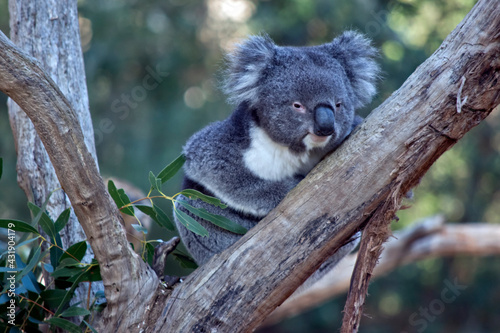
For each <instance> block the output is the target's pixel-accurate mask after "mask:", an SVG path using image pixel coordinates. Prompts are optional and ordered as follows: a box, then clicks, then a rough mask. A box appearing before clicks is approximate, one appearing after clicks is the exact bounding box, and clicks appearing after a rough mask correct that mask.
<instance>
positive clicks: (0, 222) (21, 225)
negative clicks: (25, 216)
mask: <svg viewBox="0 0 500 333" xmlns="http://www.w3.org/2000/svg"><path fill="white" fill-rule="evenodd" d="M11 223H12V224H14V226H9V224H11ZM0 228H5V229H12V230H15V231H20V232H31V233H33V234H37V235H40V233H39V232H38V230H36V229H35V228H33V227H32V226H31V224H29V223H27V222H23V221H18V220H8V219H0Z"/></svg>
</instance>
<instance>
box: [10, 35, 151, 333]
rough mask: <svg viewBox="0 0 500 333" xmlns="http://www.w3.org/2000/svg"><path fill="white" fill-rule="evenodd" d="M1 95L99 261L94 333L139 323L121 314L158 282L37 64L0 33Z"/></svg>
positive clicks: (74, 122)
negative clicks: (21, 118)
mask: <svg viewBox="0 0 500 333" xmlns="http://www.w3.org/2000/svg"><path fill="white" fill-rule="evenodd" d="M0 90H1V91H3V92H4V93H6V94H7V95H8V96H9V97H10V98H12V99H13V100H14V101H15V102H16V103H17V104H18V105H19V106H20V107H21V108H22V109H23V110H24V111H25V112H26V114H27V115H28V117H29V118H30V119H31V121H32V122H33V125H34V127H35V129H36V131H37V133H38V135H39V136H40V139H41V140H42V142H43V144H44V146H45V148H46V150H47V152H48V154H49V157H50V160H51V162H52V165H53V166H54V169H55V171H56V174H57V177H58V179H59V181H60V183H61V185H62V188H63V189H64V191H65V192H66V193H67V195H68V197H69V198H70V200H71V203H72V206H73V208H74V211H75V214H76V216H77V217H78V219H79V221H80V224H81V225H82V227H83V229H84V231H85V234H86V236H87V240H88V242H89V243H90V245H91V246H92V249H93V250H94V254H95V256H96V258H97V260H98V261H99V264H100V267H101V275H102V279H103V283H104V286H105V294H106V299H107V302H108V305H107V307H106V309H105V312H104V314H103V317H102V318H103V320H102V322H101V323H98V324H99V325H101V326H99V325H97V328H98V330H99V331H101V332H113V331H116V329H118V327H119V326H118V324H117V323H122V322H123V323H125V324H128V325H130V324H133V323H134V322H140V321H142V320H143V318H142V312H140V311H130V310H127V311H126V309H127V308H128V307H129V306H133V305H134V304H135V306H136V307H137V308H141V307H142V305H143V304H144V303H146V302H147V301H149V299H150V298H151V297H152V294H153V292H154V291H155V290H156V287H157V285H158V278H157V277H156V275H155V273H154V272H153V271H152V269H150V268H149V267H148V266H147V265H146V264H145V263H144V262H143V261H142V259H141V258H140V257H138V256H137V255H136V254H135V253H134V252H133V251H132V249H131V248H130V246H129V244H128V242H127V239H126V237H125V232H124V230H123V227H122V225H121V223H120V221H119V212H118V209H117V208H116V205H115V204H114V203H112V202H111V198H110V197H109V195H108V193H107V191H106V188H105V186H104V183H103V181H102V178H101V176H100V175H99V172H98V170H97V166H96V163H95V161H94V159H93V157H92V155H91V154H90V153H89V151H88V149H87V147H86V146H85V141H84V137H83V134H82V131H81V129H80V124H79V122H78V119H77V118H76V115H75V112H74V111H73V110H72V109H71V106H70V105H69V103H68V101H67V100H66V98H65V97H64V96H63V94H62V93H61V91H60V90H59V88H58V87H57V86H56V84H55V83H54V82H53V81H52V79H51V78H50V77H49V76H48V75H47V74H46V73H45V72H44V71H43V70H41V69H40V67H39V66H38V65H37V62H36V60H34V59H32V58H30V57H29V56H27V55H25V54H23V53H22V52H21V51H19V50H18V49H17V48H16V47H15V45H13V44H12V42H10V41H9V40H8V38H7V37H6V36H5V35H4V34H3V33H2V32H0ZM124 316H125V317H127V320H123V317H124Z"/></svg>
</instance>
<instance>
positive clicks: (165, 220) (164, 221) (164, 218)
mask: <svg viewBox="0 0 500 333" xmlns="http://www.w3.org/2000/svg"><path fill="white" fill-rule="evenodd" d="M153 209H154V210H155V212H156V217H157V218H158V223H159V224H160V225H161V226H162V227H165V228H167V229H168V230H171V231H174V230H175V227H174V224H173V223H172V221H171V220H170V219H169V217H168V215H167V214H166V213H165V212H164V211H163V210H162V209H161V208H160V207H158V206H156V205H155V206H153Z"/></svg>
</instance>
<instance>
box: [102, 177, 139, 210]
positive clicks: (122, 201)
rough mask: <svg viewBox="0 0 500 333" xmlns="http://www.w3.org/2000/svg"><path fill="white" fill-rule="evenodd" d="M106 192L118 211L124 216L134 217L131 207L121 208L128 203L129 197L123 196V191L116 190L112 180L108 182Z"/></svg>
mask: <svg viewBox="0 0 500 333" xmlns="http://www.w3.org/2000/svg"><path fill="white" fill-rule="evenodd" d="M108 192H109V194H110V195H111V198H113V200H114V202H115V204H116V206H117V207H118V208H119V209H120V211H121V212H122V213H124V214H127V215H130V216H134V208H133V207H132V206H128V207H125V208H122V207H123V206H125V205H127V204H129V203H130V199H129V197H128V196H127V195H126V194H125V191H124V190H123V189H119V190H118V189H117V188H116V186H115V183H113V181H112V180H109V181H108Z"/></svg>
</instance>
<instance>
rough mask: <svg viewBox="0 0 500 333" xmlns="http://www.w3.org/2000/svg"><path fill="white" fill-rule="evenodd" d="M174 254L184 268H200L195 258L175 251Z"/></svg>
mask: <svg viewBox="0 0 500 333" xmlns="http://www.w3.org/2000/svg"><path fill="white" fill-rule="evenodd" d="M172 255H173V256H174V258H175V260H177V261H178V262H179V264H180V265H181V266H182V267H183V268H193V269H196V268H198V265H197V264H196V262H195V261H194V260H193V258H191V257H189V256H186V255H184V254H182V253H175V252H174V253H172Z"/></svg>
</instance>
